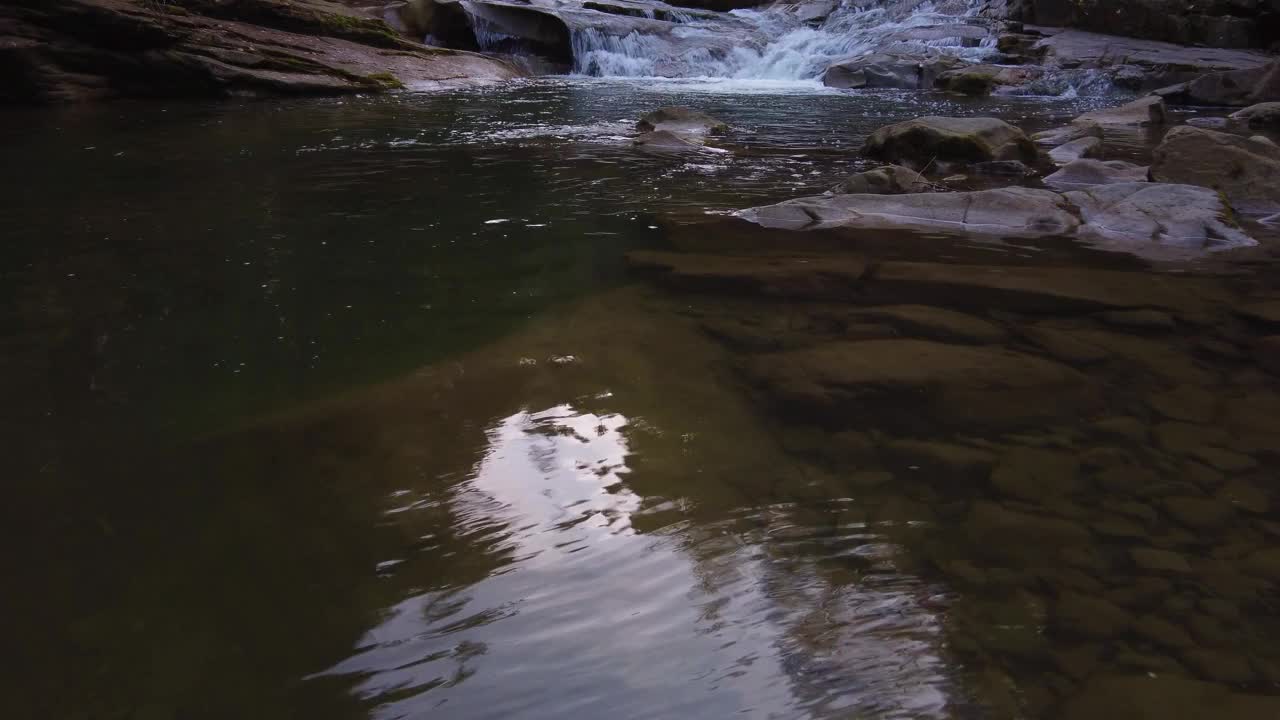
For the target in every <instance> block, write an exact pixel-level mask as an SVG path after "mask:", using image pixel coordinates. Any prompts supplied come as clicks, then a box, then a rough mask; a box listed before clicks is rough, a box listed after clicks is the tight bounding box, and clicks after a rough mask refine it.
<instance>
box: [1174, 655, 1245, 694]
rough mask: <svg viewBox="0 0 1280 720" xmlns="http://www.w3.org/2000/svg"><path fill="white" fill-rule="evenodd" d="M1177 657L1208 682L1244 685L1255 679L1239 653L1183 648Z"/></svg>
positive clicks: (1243, 657)
mask: <svg viewBox="0 0 1280 720" xmlns="http://www.w3.org/2000/svg"><path fill="white" fill-rule="evenodd" d="M1178 657H1179V658H1181V659H1182V662H1184V663H1186V665H1187V667H1189V668H1191V670H1192V671H1194V672H1195V673H1196V674H1197V675H1200V676H1201V677H1203V678H1206V679H1208V680H1215V681H1217V682H1222V683H1229V684H1232V685H1245V684H1247V683H1250V682H1252V681H1253V680H1254V678H1255V677H1257V676H1256V674H1255V673H1254V672H1253V667H1252V666H1251V665H1250V664H1249V659H1248V658H1247V657H1245V656H1244V655H1241V654H1240V653H1239V652H1231V651H1229V650H1209V649H1206V648H1199V647H1189V648H1184V649H1183V650H1182V652H1180V653H1179V654H1178Z"/></svg>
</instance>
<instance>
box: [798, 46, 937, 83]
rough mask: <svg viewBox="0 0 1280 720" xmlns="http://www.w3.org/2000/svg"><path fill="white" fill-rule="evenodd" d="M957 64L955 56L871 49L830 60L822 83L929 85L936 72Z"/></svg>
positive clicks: (935, 76)
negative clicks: (874, 51)
mask: <svg viewBox="0 0 1280 720" xmlns="http://www.w3.org/2000/svg"><path fill="white" fill-rule="evenodd" d="M960 64H961V63H960V61H959V60H957V59H955V58H953V57H950V56H947V55H940V54H912V53H891V52H884V53H872V54H870V55H863V56H861V57H856V58H849V59H847V60H841V61H839V62H836V63H833V64H832V65H831V66H830V67H828V68H827V71H826V72H825V73H823V75H822V84H823V85H826V86H827V87H833V88H841V89H854V90H856V89H861V88H897V89H901V90H922V89H928V88H931V87H933V84H934V82H935V81H936V80H937V78H938V75H939V74H941V73H942V72H944V71H946V70H950V69H951V68H955V67H958V66H959V65H960Z"/></svg>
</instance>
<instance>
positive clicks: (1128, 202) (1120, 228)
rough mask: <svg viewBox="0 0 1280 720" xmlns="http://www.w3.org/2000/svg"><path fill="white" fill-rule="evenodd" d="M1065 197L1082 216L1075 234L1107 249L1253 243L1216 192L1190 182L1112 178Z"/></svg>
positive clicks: (1148, 251)
mask: <svg viewBox="0 0 1280 720" xmlns="http://www.w3.org/2000/svg"><path fill="white" fill-rule="evenodd" d="M1080 162H1085V161H1080ZM1066 197H1067V199H1069V200H1070V201H1071V202H1072V203H1073V204H1074V205H1075V206H1076V207H1077V208H1079V212H1080V217H1081V219H1082V220H1083V221H1084V225H1083V226H1082V227H1081V230H1080V233H1079V235H1080V237H1082V238H1084V239H1086V240H1088V241H1090V242H1092V243H1094V244H1099V245H1103V246H1105V247H1109V248H1115V249H1121V250H1127V251H1130V252H1142V254H1145V255H1148V256H1161V255H1165V256H1168V257H1182V256H1196V255H1200V254H1203V253H1207V252H1215V251H1219V250H1227V249H1230V248H1237V247H1245V246H1250V245H1256V244H1257V242H1256V241H1255V240H1254V239H1253V238H1251V237H1249V236H1248V235H1246V234H1245V233H1244V232H1243V231H1241V230H1240V228H1239V227H1237V226H1236V224H1235V222H1234V221H1233V220H1232V219H1231V210H1230V208H1229V207H1227V204H1226V203H1225V202H1223V200H1222V197H1221V196H1220V195H1219V194H1218V193H1216V192H1212V191H1210V190H1207V189H1205V188H1201V187H1196V186H1194V185H1169V184H1162V183H1160V184H1158V183H1147V182H1136V183H1117V184H1114V185H1097V186H1095V187H1091V188H1086V189H1083V190H1074V191H1071V192H1068V193H1066ZM1135 244H1140V245H1141V248H1140V249H1139V248H1135Z"/></svg>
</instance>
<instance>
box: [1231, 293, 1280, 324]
mask: <svg viewBox="0 0 1280 720" xmlns="http://www.w3.org/2000/svg"><path fill="white" fill-rule="evenodd" d="M1236 313H1237V314H1239V315H1240V316H1241V317H1244V318H1246V319H1249V320H1252V321H1254V322H1259V323H1263V324H1266V325H1274V326H1276V327H1280V300H1266V301H1263V302H1257V303H1250V304H1248V305H1243V306H1241V307H1238V308H1236Z"/></svg>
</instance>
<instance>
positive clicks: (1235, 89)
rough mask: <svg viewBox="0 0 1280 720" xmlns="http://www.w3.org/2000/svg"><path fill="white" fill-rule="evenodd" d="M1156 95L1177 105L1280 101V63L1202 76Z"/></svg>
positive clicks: (1244, 104) (1157, 92)
mask: <svg viewBox="0 0 1280 720" xmlns="http://www.w3.org/2000/svg"><path fill="white" fill-rule="evenodd" d="M1156 94H1157V95H1159V96H1160V97H1163V98H1165V99H1166V100H1168V101H1169V102H1171V103H1175V104H1177V105H1235V106H1240V107H1243V106H1246V105H1254V104H1257V103H1267V102H1276V101H1280V60H1278V61H1275V62H1272V63H1270V64H1268V65H1260V66H1257V67H1250V68H1244V69H1240V70H1226V71H1223V72H1214V73H1207V74H1205V75H1201V76H1200V77H1198V78H1196V79H1194V80H1191V81H1189V82H1185V83H1181V84H1178V85H1172V86H1170V87H1166V88H1161V89H1160V90H1157V91H1156Z"/></svg>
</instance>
